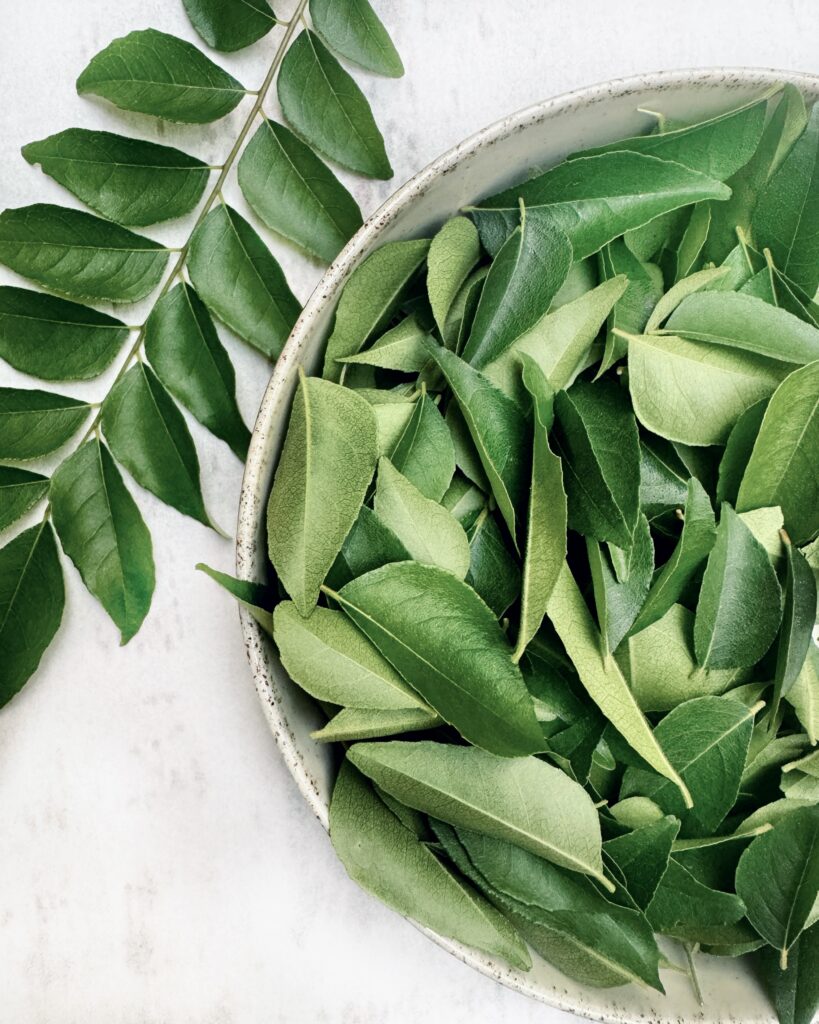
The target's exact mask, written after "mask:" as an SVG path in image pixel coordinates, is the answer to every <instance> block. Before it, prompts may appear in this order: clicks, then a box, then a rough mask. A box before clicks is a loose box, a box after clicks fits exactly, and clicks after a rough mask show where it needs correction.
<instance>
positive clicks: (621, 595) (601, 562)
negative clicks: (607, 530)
mask: <svg viewBox="0 0 819 1024" xmlns="http://www.w3.org/2000/svg"><path fill="white" fill-rule="evenodd" d="M586 548H587V551H588V555H589V569H590V571H591V578H592V588H593V591H594V603H595V606H596V608H597V621H598V624H599V626H600V632H601V634H602V638H603V642H604V644H605V650H606V651H607V652H609V653H610V652H613V651H616V650H617V648H618V646H619V645H620V641H621V640H622V639H623V637H624V636H625V635H626V634H627V633H628V631H629V629H630V628H631V626H632V624H633V622H634V620H635V618H636V616H637V615H638V613H639V612H640V609H641V608H642V607H643V605H644V603H645V601H646V597H647V595H648V591H649V587H650V586H651V576H652V573H653V572H654V545H653V544H652V541H651V530H650V529H649V525H648V520H647V519H646V517H645V516H644V515H641V516H640V518H639V520H638V523H637V528H636V530H635V531H634V542H633V545H632V550H631V553H630V559H629V572H628V574H627V575H626V576H625V578H624V579H623V580H622V581H619V582H618V579H617V575H616V572H615V569H614V568H613V567H612V562H613V559H610V558H609V556H608V554H607V552H606V550H605V549H604V548H603V546H602V545H601V544H600V543H599V542H598V541H596V540H592V539H591V538H588V537H587V538H586ZM666 564H667V563H666Z"/></svg>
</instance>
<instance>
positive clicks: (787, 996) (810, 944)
mask: <svg viewBox="0 0 819 1024" xmlns="http://www.w3.org/2000/svg"><path fill="white" fill-rule="evenodd" d="M818 962H819V927H814V928H809V929H808V931H806V932H805V933H804V934H803V935H802V936H800V938H798V939H797V940H796V942H795V943H794V944H793V946H791V948H790V951H789V952H788V966H787V968H786V969H785V970H784V971H783V970H782V968H781V967H780V965H779V957H778V956H777V955H776V951H775V950H773V949H770V948H766V949H762V950H760V952H759V954H758V956H757V957H756V966H757V973H758V974H759V975H760V976H761V978H762V982H763V985H764V986H765V990H766V991H767V993H768V997H769V998H770V1000H771V1002H772V1003H773V1004H774V1006H775V1007H776V1014H777V1017H778V1018H779V1022H780V1024H812V1022H813V1020H814V1017H815V1014H816V1011H817V1009H819V971H817V970H816V964H817V963H818Z"/></svg>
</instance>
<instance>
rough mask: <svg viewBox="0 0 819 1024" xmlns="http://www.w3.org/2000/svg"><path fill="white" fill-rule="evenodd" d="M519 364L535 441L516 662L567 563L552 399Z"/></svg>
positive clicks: (528, 367) (531, 366) (529, 362)
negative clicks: (552, 430) (552, 444)
mask: <svg viewBox="0 0 819 1024" xmlns="http://www.w3.org/2000/svg"><path fill="white" fill-rule="evenodd" d="M521 359H522V362H523V370H522V378H523V384H524V386H525V387H526V389H527V390H528V391H529V394H530V395H531V401H532V420H533V426H534V440H533V443H532V478H531V479H532V482H531V486H530V489H529V509H528V515H527V527H526V547H525V549H524V561H523V596H522V599H521V607H520V624H519V626H518V637H517V643H516V644H515V653H514V654H513V655H512V660H513V661H516V662H517V661H520V659H521V657H522V656H523V652H524V651H525V650H526V645H527V644H528V643H529V641H530V640H531V639H532V637H533V636H534V635H535V633H537V631H538V630H539V629H540V625H541V623H542V622H543V618H544V616H545V615H546V608H547V606H548V604H549V598H550V597H551V595H552V591H553V590H554V588H555V584H556V583H557V577H558V576H559V575H560V570H561V569H562V568H563V563H564V561H565V559H566V520H567V508H566V492H565V491H564V489H563V464H562V461H561V460H560V459H559V458H558V457H557V455H555V454H554V452H553V451H552V449H551V448H550V446H549V430H550V428H551V426H552V420H553V417H554V413H553V410H552V402H553V400H554V394H553V392H552V390H551V388H550V386H549V384H548V383H547V381H546V378H545V377H544V376H543V373H542V371H541V370H540V368H539V367H538V365H537V363H536V362H535V361H534V360H533V359H530V358H529V357H528V356H525V355H524V356H522V357H521Z"/></svg>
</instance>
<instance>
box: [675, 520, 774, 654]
mask: <svg viewBox="0 0 819 1024" xmlns="http://www.w3.org/2000/svg"><path fill="white" fill-rule="evenodd" d="M781 620H782V592H781V590H780V588H779V583H778V581H777V578H776V573H775V572H774V569H773V566H772V565H771V562H770V559H769V558H768V553H767V552H766V550H765V548H764V547H763V546H762V545H761V544H760V543H759V541H758V540H757V539H756V538H755V537H754V535H753V534H752V533H751V531H750V530H749V529H748V527H747V526H746V525H745V523H743V521H742V520H741V519H740V517H739V516H738V515H737V514H736V512H734V510H733V509H732V508H731V506H730V505H727V504H725V505H723V506H722V512H721V515H720V523H719V527H718V528H717V538H716V542H715V544H714V547H713V548H712V549H711V553H710V554H709V556H708V564H707V565H706V567H705V575H704V576H703V580H702V588H701V590H700V597H699V601H698V603H697V617H696V621H695V623H694V649H695V650H696V652H697V661H698V662H699V663H700V665H702V666H703V668H745V667H747V666H751V665H753V664H754V663H755V662H757V661H759V659H760V658H761V657H762V655H763V654H764V653H765V652H766V651H767V650H768V648H769V647H770V646H771V644H772V643H773V640H774V637H775V636H776V633H777V630H778V629H779V624H780V622H781Z"/></svg>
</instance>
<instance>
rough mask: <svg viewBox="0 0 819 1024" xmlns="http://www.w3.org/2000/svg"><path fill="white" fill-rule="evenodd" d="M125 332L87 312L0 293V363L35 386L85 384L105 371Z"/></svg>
mask: <svg viewBox="0 0 819 1024" xmlns="http://www.w3.org/2000/svg"><path fill="white" fill-rule="evenodd" d="M127 337H128V328H127V327H126V326H125V324H124V323H122V321H121V320H117V319H115V318H114V317H112V316H108V315H107V314H106V313H99V312H97V310H96V309H91V308H90V307H89V306H80V305H78V304H77V303H75V302H68V301H66V300H65V299H57V298H55V297H54V296H53V295H46V294H44V293H43V292H35V291H30V290H29V289H28V288H13V287H11V286H3V287H0V357H2V358H3V359H5V360H6V362H7V363H10V364H11V366H13V367H14V368H15V370H20V371H21V372H22V373H28V374H31V376H32V377H39V378H40V380H91V378H93V377H97V376H98V375H99V374H100V373H102V371H103V370H104V369H106V367H108V366H110V365H111V362H112V361H113V359H114V357H115V356H116V354H117V352H119V350H120V349H121V348H122V345H123V343H124V342H125V339H126V338H127Z"/></svg>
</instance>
